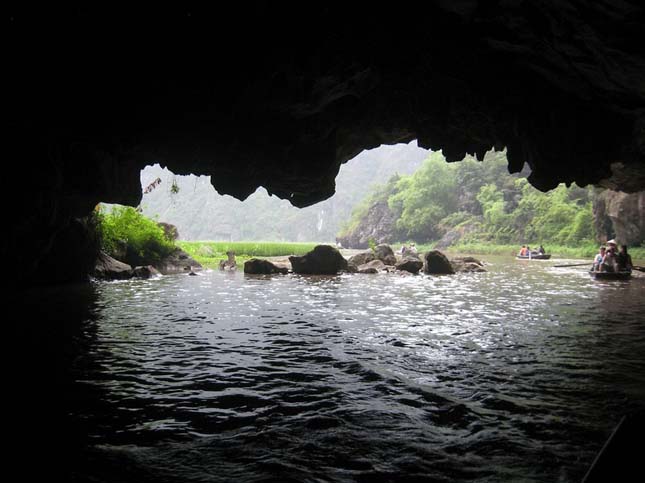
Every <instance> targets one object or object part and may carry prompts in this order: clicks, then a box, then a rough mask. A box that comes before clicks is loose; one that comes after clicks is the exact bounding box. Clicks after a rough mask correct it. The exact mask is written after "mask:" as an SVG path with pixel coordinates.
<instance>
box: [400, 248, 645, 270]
mask: <svg viewBox="0 0 645 483" xmlns="http://www.w3.org/2000/svg"><path fill="white" fill-rule="evenodd" d="M435 245H436V243H429V244H422V245H417V249H418V250H419V251H427V250H432V249H434V246H435ZM398 246H399V245H397V244H394V245H393V247H398ZM538 246H539V244H536V245H535V248H537V247H538ZM599 246H600V243H598V244H587V245H584V246H580V247H568V246H562V245H551V244H548V243H545V244H544V247H545V249H546V252H547V253H550V254H551V255H552V256H553V257H555V258H576V259H577V258H580V259H589V260H592V259H593V257H594V256H595V255H596V253H598V247H599ZM441 251H443V252H445V253H448V254H451V255H456V254H459V255H512V256H515V255H516V254H517V253H518V251H519V246H518V245H516V244H514V245H498V244H494V243H462V244H459V245H453V246H450V247H448V248H445V249H441ZM628 251H629V253H630V255H631V257H632V260H633V262H634V264H636V265H643V264H645V247H633V248H629V249H628Z"/></svg>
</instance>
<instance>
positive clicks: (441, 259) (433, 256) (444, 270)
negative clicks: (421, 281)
mask: <svg viewBox="0 0 645 483" xmlns="http://www.w3.org/2000/svg"><path fill="white" fill-rule="evenodd" d="M423 271H424V272H425V273H430V274H434V275H451V274H453V273H455V270H454V269H453V268H452V264H451V263H450V260H448V258H446V256H445V255H444V254H443V253H441V252H440V251H439V250H430V251H429V252H428V253H426V255H425V261H424V263H423Z"/></svg>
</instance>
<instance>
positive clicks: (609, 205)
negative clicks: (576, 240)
mask: <svg viewBox="0 0 645 483" xmlns="http://www.w3.org/2000/svg"><path fill="white" fill-rule="evenodd" d="M593 209H594V220H595V222H596V232H597V233H598V235H599V236H600V238H601V240H603V241H607V240H609V239H612V238H615V239H616V240H617V241H618V243H619V244H625V245H640V244H642V243H643V242H645V191H641V192H639V193H632V194H627V193H621V192H617V191H612V190H604V191H603V192H602V193H600V194H599V195H598V196H597V197H596V199H595V203H594V206H593Z"/></svg>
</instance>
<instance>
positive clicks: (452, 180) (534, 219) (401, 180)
mask: <svg viewBox="0 0 645 483" xmlns="http://www.w3.org/2000/svg"><path fill="white" fill-rule="evenodd" d="M527 174H528V173H527V172H522V173H517V174H509V173H508V168H507V160H506V155H505V153H503V152H490V153H488V154H487V155H486V157H485V159H484V161H483V162H479V161H477V160H475V159H474V158H472V157H467V158H466V159H465V160H463V161H461V162H459V163H452V164H449V163H446V161H445V159H444V158H443V156H442V155H441V153H438V152H433V153H431V154H430V156H429V157H428V158H427V159H426V160H425V162H424V164H423V165H422V167H421V168H420V169H419V170H418V171H417V172H416V173H414V174H412V175H410V176H395V177H392V178H391V179H390V180H389V182H388V183H387V184H385V185H382V186H381V187H379V188H378V189H376V190H375V191H374V192H373V193H372V195H371V196H370V197H369V198H368V199H367V200H366V202H364V203H363V204H362V205H361V206H359V208H358V209H357V210H355V211H354V212H353V214H352V219H351V220H350V222H349V223H348V224H347V225H346V226H345V227H344V228H343V230H342V231H341V233H340V234H339V236H340V237H344V236H347V235H348V234H349V233H351V232H352V231H353V230H355V229H356V228H357V227H358V226H360V224H361V223H365V222H367V221H366V220H367V218H369V213H370V209H371V208H372V207H375V206H376V205H378V204H381V205H382V206H385V203H386V204H387V208H386V209H387V210H389V212H390V214H391V215H393V218H394V219H395V220H397V221H396V224H395V226H393V227H392V230H391V233H389V236H390V239H395V240H414V241H416V242H417V243H426V244H429V243H434V242H437V241H438V240H440V239H441V238H442V237H443V236H444V235H446V234H447V233H450V234H451V235H453V236H452V240H451V243H452V244H454V243H457V244H458V245H459V246H461V247H466V246H468V247H471V248H472V249H475V247H477V246H488V247H489V246H491V245H496V246H505V245H507V246H509V250H507V252H509V251H511V249H510V247H511V246H512V247H513V248H512V251H516V250H517V247H518V245H522V244H526V243H528V244H529V245H535V246H536V247H537V246H538V245H540V244H543V245H544V246H548V250H549V251H550V252H553V251H555V248H556V247H557V248H558V250H559V254H561V255H567V256H569V254H571V256H573V255H574V254H585V256H586V254H587V253H595V251H596V249H597V245H598V244H597V242H596V233H595V229H594V221H593V213H592V207H591V204H592V196H593V189H592V188H580V187H577V186H575V185H573V186H571V187H566V186H565V185H560V186H558V187H557V188H555V189H554V190H551V191H549V192H547V193H543V192H541V191H538V190H537V189H535V188H533V187H532V186H531V185H530V184H529V182H528V181H527V179H526V175H527ZM573 249H575V250H573ZM501 250H506V249H505V248H503V249H501ZM489 251H490V250H489Z"/></svg>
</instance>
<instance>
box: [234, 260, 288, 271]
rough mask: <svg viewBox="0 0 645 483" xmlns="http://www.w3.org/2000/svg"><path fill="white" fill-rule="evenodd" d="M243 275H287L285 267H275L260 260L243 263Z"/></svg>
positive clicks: (268, 262) (273, 264)
mask: <svg viewBox="0 0 645 483" xmlns="http://www.w3.org/2000/svg"><path fill="white" fill-rule="evenodd" d="M244 273H248V274H257V275H270V274H272V273H282V274H285V273H289V269H288V268H287V267H283V266H281V265H277V264H275V263H273V262H270V261H269V260H264V259H262V258H251V259H250V260H247V261H246V262H244Z"/></svg>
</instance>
